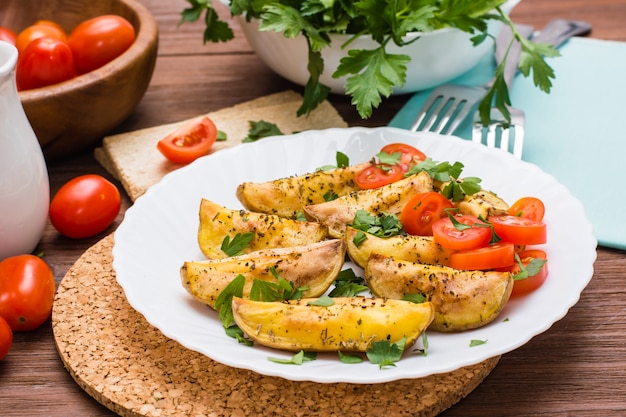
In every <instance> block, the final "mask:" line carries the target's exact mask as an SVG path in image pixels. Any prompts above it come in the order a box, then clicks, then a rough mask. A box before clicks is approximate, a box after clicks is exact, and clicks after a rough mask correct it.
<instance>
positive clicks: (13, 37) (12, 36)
mask: <svg viewBox="0 0 626 417" xmlns="http://www.w3.org/2000/svg"><path fill="white" fill-rule="evenodd" d="M0 41H5V42H8V43H10V44H11V45H13V46H15V42H17V33H15V32H13V31H12V30H11V29H9V28H5V27H2V26H0Z"/></svg>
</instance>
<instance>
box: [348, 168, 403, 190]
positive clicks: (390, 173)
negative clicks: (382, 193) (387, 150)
mask: <svg viewBox="0 0 626 417" xmlns="http://www.w3.org/2000/svg"><path fill="white" fill-rule="evenodd" d="M402 178H404V170H403V168H402V167H401V166H400V165H399V164H397V165H387V164H373V165H370V166H369V167H367V168H365V169H363V170H362V171H361V172H359V173H358V174H357V175H356V177H355V178H354V181H355V182H356V184H357V185H358V186H359V187H360V188H361V189H363V190H369V189H372V188H378V187H382V186H383V185H387V184H391V183H393V182H396V181H398V180H401V179H402Z"/></svg>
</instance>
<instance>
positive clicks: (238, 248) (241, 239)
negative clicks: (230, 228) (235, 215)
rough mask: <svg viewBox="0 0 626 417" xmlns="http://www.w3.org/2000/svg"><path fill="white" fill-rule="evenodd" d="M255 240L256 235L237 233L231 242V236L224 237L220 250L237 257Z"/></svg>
mask: <svg viewBox="0 0 626 417" xmlns="http://www.w3.org/2000/svg"><path fill="white" fill-rule="evenodd" d="M252 239H254V233H252V232H247V233H243V234H241V233H237V234H236V235H235V237H234V238H233V239H232V240H231V239H230V236H228V235H226V236H224V240H222V246H221V247H220V249H221V250H222V251H223V252H224V253H225V254H226V255H228V256H237V255H240V254H241V253H242V252H243V250H244V249H245V248H247V247H248V245H249V244H250V242H252Z"/></svg>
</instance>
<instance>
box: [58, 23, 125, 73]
mask: <svg viewBox="0 0 626 417" xmlns="http://www.w3.org/2000/svg"><path fill="white" fill-rule="evenodd" d="M133 42H135V29H134V28H133V25H131V24H130V22H129V21H128V20H126V19H124V18H123V17H121V16H116V15H103V16H98V17H94V18H93V19H89V20H85V21H84V22H81V23H80V24H79V25H78V26H76V28H74V30H73V31H72V33H70V36H69V38H68V44H69V45H70V48H71V49H72V52H73V53H74V62H75V64H76V70H77V72H78V73H79V74H84V73H86V72H89V71H93V70H95V69H97V68H100V67H101V66H103V65H105V64H106V63H108V62H110V61H113V60H114V59H115V58H117V57H118V56H120V55H121V54H122V53H124V52H125V51H126V50H127V49H128V48H129V47H130V46H131V45H132V44H133Z"/></svg>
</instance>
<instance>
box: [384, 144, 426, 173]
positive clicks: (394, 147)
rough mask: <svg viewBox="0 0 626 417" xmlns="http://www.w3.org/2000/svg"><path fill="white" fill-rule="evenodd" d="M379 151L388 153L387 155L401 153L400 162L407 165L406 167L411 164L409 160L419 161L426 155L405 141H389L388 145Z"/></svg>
mask: <svg viewBox="0 0 626 417" xmlns="http://www.w3.org/2000/svg"><path fill="white" fill-rule="evenodd" d="M380 151H381V152H385V153H388V154H389V155H392V154H394V153H396V152H398V153H401V154H402V156H400V163H401V164H404V165H405V166H407V168H408V167H409V166H410V165H411V162H412V161H413V160H414V159H417V160H420V161H423V160H425V159H426V155H425V154H424V153H423V152H422V151H420V150H419V149H417V148H415V147H413V146H411V145H407V144H405V143H390V144H389V145H385V146H383V148H382V149H381V150H380Z"/></svg>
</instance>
